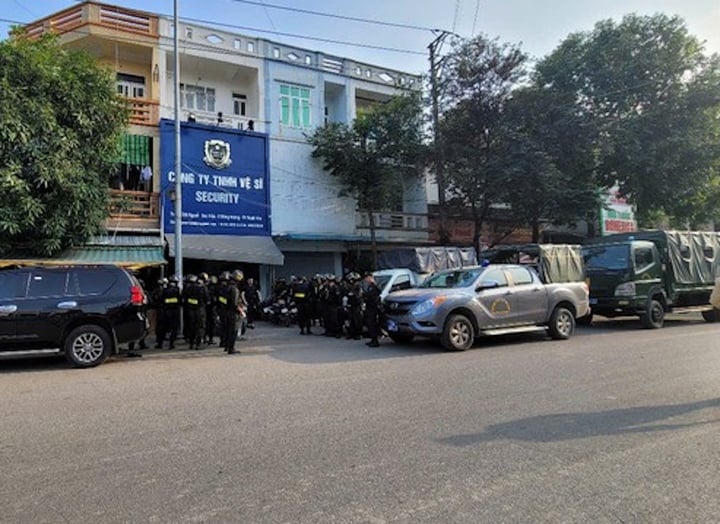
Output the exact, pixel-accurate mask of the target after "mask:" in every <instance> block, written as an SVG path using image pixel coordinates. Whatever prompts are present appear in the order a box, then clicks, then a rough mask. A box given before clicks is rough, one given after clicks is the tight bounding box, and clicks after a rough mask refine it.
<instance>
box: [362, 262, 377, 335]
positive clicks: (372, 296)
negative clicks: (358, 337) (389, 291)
mask: <svg viewBox="0 0 720 524" xmlns="http://www.w3.org/2000/svg"><path fill="white" fill-rule="evenodd" d="M363 286H364V289H363V296H364V301H365V326H366V327H367V331H368V336H369V337H370V342H368V343H367V345H368V346H370V347H371V348H376V347H379V346H380V343H379V342H378V335H379V333H380V326H379V325H378V323H379V316H380V288H379V287H377V285H376V284H375V278H373V275H372V273H366V274H365V279H364V280H363Z"/></svg>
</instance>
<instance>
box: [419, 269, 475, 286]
mask: <svg viewBox="0 0 720 524" xmlns="http://www.w3.org/2000/svg"><path fill="white" fill-rule="evenodd" d="M483 269H484V268H475V269H454V270H451V271H443V272H441V273H436V274H434V275H433V276H431V277H430V278H428V279H427V280H426V281H425V282H423V283H422V285H421V286H420V287H424V288H454V287H467V286H469V285H471V284H472V283H473V282H475V280H476V279H477V277H479V276H480V273H482V272H483Z"/></svg>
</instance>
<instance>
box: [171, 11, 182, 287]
mask: <svg viewBox="0 0 720 524" xmlns="http://www.w3.org/2000/svg"><path fill="white" fill-rule="evenodd" d="M179 33H180V28H179V26H178V0H173V50H174V52H175V71H174V83H175V276H176V277H177V278H178V282H179V285H180V286H182V283H183V267H182V262H183V254H182V150H181V149H180V52H179V49H178V48H179V46H178V34H179Z"/></svg>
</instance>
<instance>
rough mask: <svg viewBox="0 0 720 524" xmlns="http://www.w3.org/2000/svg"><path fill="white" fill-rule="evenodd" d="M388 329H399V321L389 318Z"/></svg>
mask: <svg viewBox="0 0 720 524" xmlns="http://www.w3.org/2000/svg"><path fill="white" fill-rule="evenodd" d="M387 330H388V331H397V330H398V325H397V323H396V322H395V321H394V320H388V323H387Z"/></svg>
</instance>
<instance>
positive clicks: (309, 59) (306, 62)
mask: <svg viewBox="0 0 720 524" xmlns="http://www.w3.org/2000/svg"><path fill="white" fill-rule="evenodd" d="M305 65H312V57H311V56H310V55H305Z"/></svg>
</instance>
